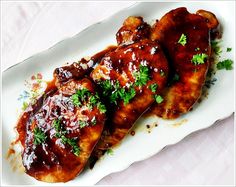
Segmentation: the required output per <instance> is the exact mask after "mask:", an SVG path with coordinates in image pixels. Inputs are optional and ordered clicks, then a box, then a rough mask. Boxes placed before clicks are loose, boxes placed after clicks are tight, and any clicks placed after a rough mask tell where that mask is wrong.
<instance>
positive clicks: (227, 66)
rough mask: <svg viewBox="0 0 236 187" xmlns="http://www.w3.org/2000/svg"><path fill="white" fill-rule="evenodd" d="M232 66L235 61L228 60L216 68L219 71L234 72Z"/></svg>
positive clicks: (219, 63)
mask: <svg viewBox="0 0 236 187" xmlns="http://www.w3.org/2000/svg"><path fill="white" fill-rule="evenodd" d="M232 65H233V60H230V59H226V60H223V61H221V62H218V64H217V65H216V67H217V69H219V70H221V69H226V70H232V69H233V66H232Z"/></svg>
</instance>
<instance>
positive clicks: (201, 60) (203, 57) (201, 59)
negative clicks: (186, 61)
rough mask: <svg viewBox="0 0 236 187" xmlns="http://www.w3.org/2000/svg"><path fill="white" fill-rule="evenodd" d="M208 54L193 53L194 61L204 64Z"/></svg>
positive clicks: (197, 63)
mask: <svg viewBox="0 0 236 187" xmlns="http://www.w3.org/2000/svg"><path fill="white" fill-rule="evenodd" d="M207 58H208V56H207V55H206V54H205V53H201V54H196V55H193V58H192V62H193V63H194V64H195V65H199V64H204V63H205V60H206V59H207Z"/></svg>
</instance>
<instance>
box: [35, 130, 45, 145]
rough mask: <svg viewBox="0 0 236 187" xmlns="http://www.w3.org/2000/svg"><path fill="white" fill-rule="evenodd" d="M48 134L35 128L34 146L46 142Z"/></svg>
mask: <svg viewBox="0 0 236 187" xmlns="http://www.w3.org/2000/svg"><path fill="white" fill-rule="evenodd" d="M46 138H47V137H46V134H45V133H44V132H43V131H42V130H41V129H40V128H39V127H36V128H34V144H35V145H39V144H42V143H43V142H45V140H46Z"/></svg>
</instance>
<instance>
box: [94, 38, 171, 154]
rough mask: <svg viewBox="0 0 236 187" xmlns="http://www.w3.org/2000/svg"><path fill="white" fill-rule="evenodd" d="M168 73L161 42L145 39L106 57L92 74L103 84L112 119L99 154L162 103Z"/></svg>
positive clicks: (100, 143) (106, 126)
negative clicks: (152, 107)
mask: <svg viewBox="0 0 236 187" xmlns="http://www.w3.org/2000/svg"><path fill="white" fill-rule="evenodd" d="M167 76H168V62H167V60H166V58H165V56H164V54H163V52H162V49H161V47H160V45H159V44H158V43H157V42H152V41H150V40H141V41H140V42H137V43H133V44H131V45H124V46H120V47H118V48H117V49H116V50H115V51H114V52H111V53H110V54H109V55H107V56H106V57H104V58H103V59H102V61H101V63H100V64H99V65H98V66H97V67H96V68H95V69H94V70H93V71H92V72H91V75H90V77H91V78H92V79H93V80H94V82H95V83H96V84H97V85H98V86H99V87H100V91H101V92H102V93H103V98H104V99H105V101H104V102H106V104H107V108H108V110H107V116H108V120H107V122H106V125H105V129H104V131H103V134H102V136H101V139H100V141H99V142H98V145H97V146H96V148H95V151H94V152H93V156H94V157H99V156H100V155H101V154H102V153H103V152H104V151H106V150H107V149H108V148H111V147H114V146H115V145H117V144H118V143H120V142H121V140H122V139H123V138H124V137H125V135H126V134H127V133H128V131H129V130H130V128H131V127H132V126H133V124H134V123H135V121H136V120H137V119H138V118H139V117H140V116H141V115H142V114H143V112H145V111H146V110H147V109H148V108H149V107H150V106H151V105H152V103H153V102H155V99H156V100H157V101H158V102H160V101H161V99H162V98H161V96H160V95H159V93H160V92H161V91H162V90H163V88H164V86H165V84H166V80H167Z"/></svg>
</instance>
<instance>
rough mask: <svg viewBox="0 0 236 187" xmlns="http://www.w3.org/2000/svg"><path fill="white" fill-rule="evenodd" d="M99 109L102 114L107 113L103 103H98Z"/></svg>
mask: <svg viewBox="0 0 236 187" xmlns="http://www.w3.org/2000/svg"><path fill="white" fill-rule="evenodd" d="M97 107H98V109H99V110H100V112H101V113H105V112H106V111H107V109H106V106H105V105H104V104H102V103H101V102H98V103H97Z"/></svg>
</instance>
